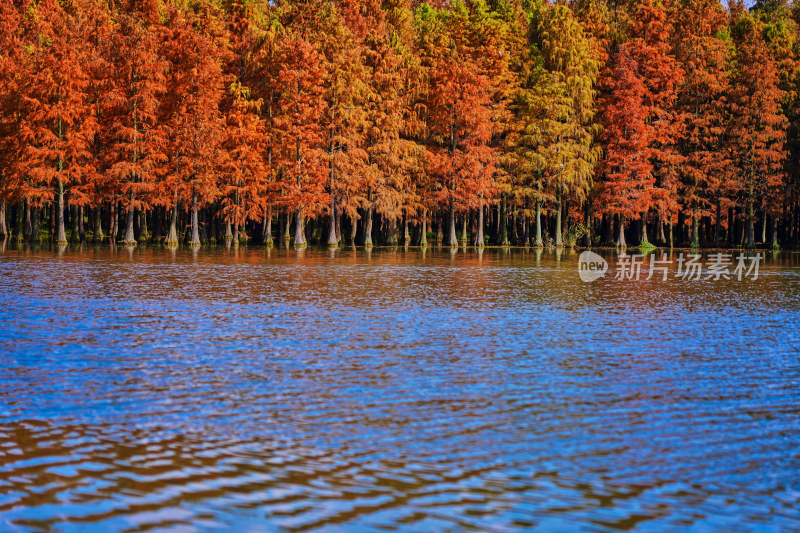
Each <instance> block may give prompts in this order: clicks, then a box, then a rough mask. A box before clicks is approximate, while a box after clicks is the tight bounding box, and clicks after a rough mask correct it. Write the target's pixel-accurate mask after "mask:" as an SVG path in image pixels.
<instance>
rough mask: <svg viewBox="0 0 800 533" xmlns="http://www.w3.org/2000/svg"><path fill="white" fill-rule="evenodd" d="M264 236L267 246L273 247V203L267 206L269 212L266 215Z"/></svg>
mask: <svg viewBox="0 0 800 533" xmlns="http://www.w3.org/2000/svg"><path fill="white" fill-rule="evenodd" d="M262 238H263V239H264V244H265V245H266V246H267V248H272V246H273V241H272V205H268V206H267V214H266V216H265V217H264V233H263V237H262Z"/></svg>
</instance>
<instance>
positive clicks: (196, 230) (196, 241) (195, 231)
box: [189, 188, 200, 246]
mask: <svg viewBox="0 0 800 533" xmlns="http://www.w3.org/2000/svg"><path fill="white" fill-rule="evenodd" d="M189 244H190V245H191V246H200V225H199V222H198V208H197V191H196V190H195V189H194V188H192V238H191V240H189Z"/></svg>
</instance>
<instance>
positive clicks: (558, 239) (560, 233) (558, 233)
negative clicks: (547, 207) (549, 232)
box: [555, 189, 564, 246]
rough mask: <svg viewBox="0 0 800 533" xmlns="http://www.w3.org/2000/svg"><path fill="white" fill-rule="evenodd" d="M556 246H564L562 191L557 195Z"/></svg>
mask: <svg viewBox="0 0 800 533" xmlns="http://www.w3.org/2000/svg"><path fill="white" fill-rule="evenodd" d="M555 233H556V246H564V237H563V233H564V232H563V230H562V229H561V190H560V189H559V190H558V192H557V193H556V231H555Z"/></svg>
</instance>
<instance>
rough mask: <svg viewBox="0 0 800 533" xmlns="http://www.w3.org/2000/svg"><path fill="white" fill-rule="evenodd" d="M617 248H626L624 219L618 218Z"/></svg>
mask: <svg viewBox="0 0 800 533" xmlns="http://www.w3.org/2000/svg"><path fill="white" fill-rule="evenodd" d="M617 246H619V247H620V248H626V247H627V246H628V245H627V244H626V243H625V217H624V216H622V215H620V216H619V233H618V234H617Z"/></svg>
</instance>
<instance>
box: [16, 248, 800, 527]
mask: <svg viewBox="0 0 800 533" xmlns="http://www.w3.org/2000/svg"><path fill="white" fill-rule="evenodd" d="M629 253H633V252H632V251H630V252H629ZM686 253H688V252H686ZM601 255H603V257H604V258H605V259H606V260H608V262H609V264H610V266H609V271H608V272H607V273H606V276H605V277H603V278H601V279H599V280H596V281H593V282H590V283H584V282H582V281H581V279H580V278H579V272H578V263H579V262H578V258H579V252H578V253H576V252H570V251H564V252H563V253H562V252H558V253H556V252H552V251H550V252H548V251H545V252H541V251H535V250H523V249H511V250H501V249H487V250H485V251H483V252H482V253H479V252H478V251H476V250H474V249H458V250H456V251H454V252H452V253H451V251H450V249H447V248H445V249H439V248H436V247H433V248H429V249H427V250H425V251H424V252H423V251H421V250H420V249H415V248H411V249H408V250H406V249H403V248H397V249H383V248H376V249H374V250H372V251H371V252H367V251H365V250H363V249H358V250H352V249H348V248H345V249H341V250H338V251H335V252H330V251H327V250H311V249H309V250H305V251H302V252H296V251H294V250H278V249H273V250H266V249H263V248H256V247H250V248H239V249H236V248H231V249H228V248H225V247H219V248H202V249H200V250H199V251H191V250H188V249H183V248H182V249H179V250H175V251H170V250H169V249H166V248H160V247H155V248H153V247H148V248H145V247H142V248H137V249H133V250H128V249H125V248H120V247H117V248H113V249H112V248H108V247H105V248H93V247H83V248H74V247H72V248H67V249H65V250H62V251H55V250H50V249H48V248H46V247H45V248H39V249H37V248H34V249H31V248H29V247H27V246H25V247H19V248H18V247H17V246H16V244H7V245H6V246H5V247H4V248H2V251H0V406H1V408H0V530H2V531H40V530H52V531H64V532H67V531H95V530H96V531H110V530H113V531H145V530H153V529H158V530H178V531H194V530H200V531H206V530H218V529H226V528H235V529H237V530H248V531H308V530H314V529H323V530H326V531H394V530H400V531H462V530H478V531H514V530H529V529H533V528H538V529H540V530H544V531H548V530H557V531H562V530H583V531H608V530H636V531H663V530H675V529H685V528H692V529H695V530H709V531H711V530H714V531H720V530H722V531H732V530H742V529H746V530H764V531H779V530H797V529H800V328H799V327H798V326H800V255H799V254H792V253H788V252H782V253H780V254H777V255H772V254H768V255H767V256H766V257H765V259H764V261H763V262H762V263H761V264H760V266H759V271H758V276H757V279H753V278H755V277H756V276H755V275H754V272H751V276H750V277H749V278H748V277H745V278H744V279H742V280H738V279H736V278H735V276H734V277H732V279H728V280H726V279H719V280H716V279H708V278H710V276H707V273H708V272H709V271H708V270H703V271H702V277H701V279H700V280H688V279H685V278H680V277H679V276H678V274H677V269H678V267H679V263H678V261H677V257H678V252H675V253H674V254H673V256H672V257H671V258H668V259H669V260H670V261H671V264H670V266H669V270H668V272H666V274H668V275H667V276H666V277H667V278H668V279H666V280H663V279H662V278H661V276H660V274H659V275H657V276H654V277H653V278H652V279H650V280H646V279H644V278H645V277H646V274H647V273H648V272H649V268H647V261H648V259H645V260H644V261H645V267H644V268H643V270H642V272H643V275H642V278H641V279H639V280H636V279H628V278H627V277H625V276H623V277H622V279H613V278H614V277H615V271H616V270H617V267H619V265H620V264H622V261H623V260H621V259H620V258H619V257H617V256H616V254H615V253H613V252H605V253H601ZM659 257H660V253H659ZM704 260H707V261H706V262H709V261H710V259H708V257H706V256H704ZM734 263H735V261H734ZM704 268H705V267H704Z"/></svg>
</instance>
